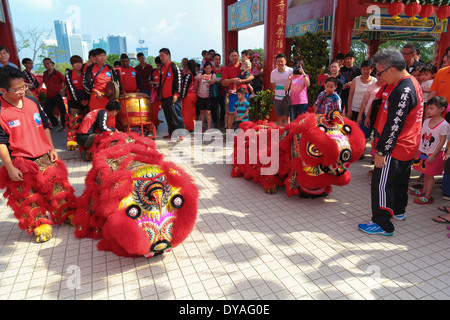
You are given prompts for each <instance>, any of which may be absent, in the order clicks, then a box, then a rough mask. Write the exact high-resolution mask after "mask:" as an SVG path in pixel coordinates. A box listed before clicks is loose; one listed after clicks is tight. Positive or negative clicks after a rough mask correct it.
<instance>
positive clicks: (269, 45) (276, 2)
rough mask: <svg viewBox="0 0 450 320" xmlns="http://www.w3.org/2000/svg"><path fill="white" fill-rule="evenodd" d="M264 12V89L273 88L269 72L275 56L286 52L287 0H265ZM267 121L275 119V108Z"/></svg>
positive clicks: (273, 66)
mask: <svg viewBox="0 0 450 320" xmlns="http://www.w3.org/2000/svg"><path fill="white" fill-rule="evenodd" d="M264 14H265V17H264V89H265V90H267V89H269V88H273V85H272V84H271V83H270V73H271V72H272V70H274V69H275V68H276V63H275V62H276V59H275V57H276V56H277V54H279V53H285V52H286V17H287V0H266V1H265V10H264ZM269 121H273V122H276V121H277V116H276V113H275V110H272V112H271V114H270V118H269Z"/></svg>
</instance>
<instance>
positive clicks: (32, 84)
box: [22, 58, 41, 99]
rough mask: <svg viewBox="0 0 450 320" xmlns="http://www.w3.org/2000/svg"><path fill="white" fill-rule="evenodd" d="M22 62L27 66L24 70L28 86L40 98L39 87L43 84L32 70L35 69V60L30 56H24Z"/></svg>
mask: <svg viewBox="0 0 450 320" xmlns="http://www.w3.org/2000/svg"><path fill="white" fill-rule="evenodd" d="M22 64H23V66H24V67H25V70H23V74H24V76H25V83H26V84H27V86H28V89H30V91H31V93H32V94H33V96H34V97H35V98H36V99H38V89H39V87H40V86H41V84H40V83H39V80H38V79H37V78H36V76H35V75H34V74H33V72H31V71H32V70H33V65H34V64H33V60H31V59H30V58H24V59H22Z"/></svg>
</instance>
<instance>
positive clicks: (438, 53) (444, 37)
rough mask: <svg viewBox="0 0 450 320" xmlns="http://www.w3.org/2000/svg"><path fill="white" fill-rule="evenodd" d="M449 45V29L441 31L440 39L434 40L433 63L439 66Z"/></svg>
mask: <svg viewBox="0 0 450 320" xmlns="http://www.w3.org/2000/svg"><path fill="white" fill-rule="evenodd" d="M448 47H450V31H447V32H443V33H441V39H440V40H439V41H438V42H436V45H435V47H434V65H435V66H437V67H438V69H439V67H440V65H441V61H442V58H443V57H444V53H445V49H447V48H448Z"/></svg>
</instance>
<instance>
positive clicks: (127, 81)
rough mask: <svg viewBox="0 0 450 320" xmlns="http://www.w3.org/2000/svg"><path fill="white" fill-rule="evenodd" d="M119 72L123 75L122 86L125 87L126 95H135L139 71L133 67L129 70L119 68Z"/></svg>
mask: <svg viewBox="0 0 450 320" xmlns="http://www.w3.org/2000/svg"><path fill="white" fill-rule="evenodd" d="M119 72H120V74H121V78H122V82H123V83H122V85H123V90H124V91H125V92H126V93H133V92H137V91H138V88H137V82H136V74H137V71H136V69H134V68H133V67H129V68H122V67H120V68H119Z"/></svg>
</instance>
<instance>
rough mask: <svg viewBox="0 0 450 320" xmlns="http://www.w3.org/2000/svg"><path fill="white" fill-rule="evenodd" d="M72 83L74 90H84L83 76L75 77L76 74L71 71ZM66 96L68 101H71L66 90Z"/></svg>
mask: <svg viewBox="0 0 450 320" xmlns="http://www.w3.org/2000/svg"><path fill="white" fill-rule="evenodd" d="M72 83H73V87H74V88H75V89H76V90H84V88H83V74H80V75H77V73H76V72H75V71H74V70H72ZM66 96H67V99H68V100H72V98H71V97H70V94H69V89H67V90H66Z"/></svg>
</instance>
